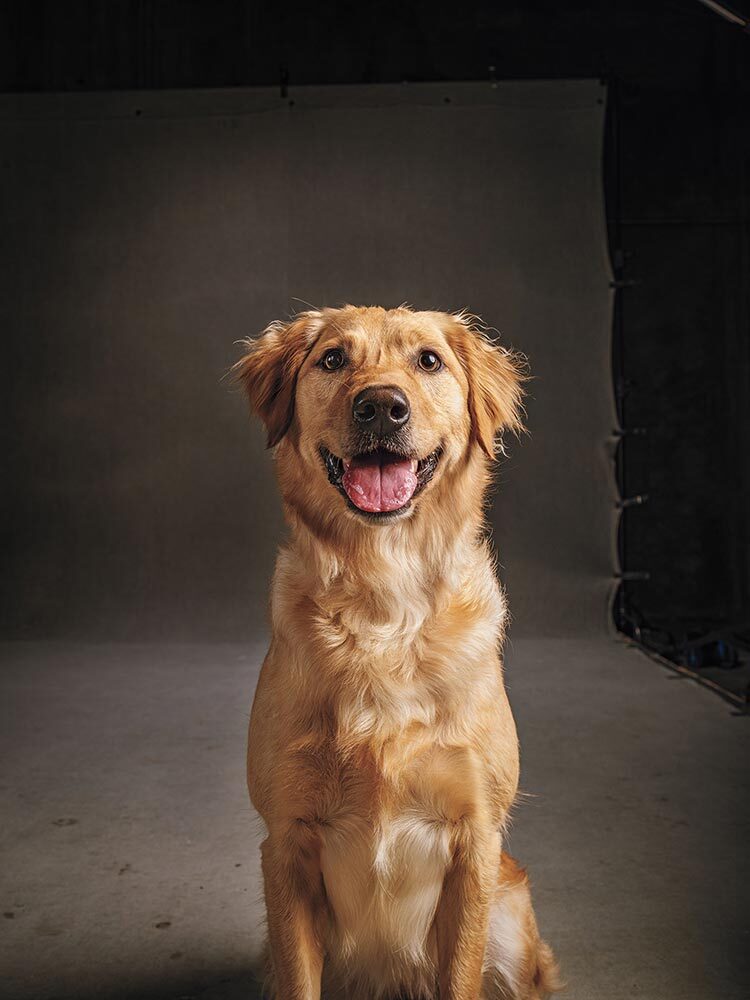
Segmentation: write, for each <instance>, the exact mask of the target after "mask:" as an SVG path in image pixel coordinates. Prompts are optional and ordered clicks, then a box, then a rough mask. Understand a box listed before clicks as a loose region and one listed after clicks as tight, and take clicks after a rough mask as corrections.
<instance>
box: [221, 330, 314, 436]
mask: <svg viewBox="0 0 750 1000" xmlns="http://www.w3.org/2000/svg"><path fill="white" fill-rule="evenodd" d="M322 320H323V317H322V315H321V314H320V313H318V312H305V313H300V315H299V316H296V317H295V318H294V319H293V320H292V321H291V323H280V322H276V323H271V325H270V326H268V327H266V329H265V330H264V331H263V333H262V334H261V335H260V337H258V338H257V340H245V341H243V345H244V347H246V348H247V352H246V354H245V355H244V356H243V357H241V358H240V360H239V361H238V362H237V364H236V365H235V366H234V368H233V369H232V375H233V378H234V380H235V381H236V382H239V383H240V385H242V387H243V388H244V390H245V392H246V393H247V396H248V399H249V401H250V408H251V409H252V411H253V413H255V414H257V415H258V416H259V417H260V419H261V420H262V421H263V423H264V424H265V425H266V430H267V432H268V447H269V448H272V447H273V446H274V445H276V444H278V443H279V441H281V439H282V438H283V437H284V435H285V434H286V432H287V431H288V430H289V426H290V424H291V422H292V419H293V417H294V394H295V389H296V387H297V375H298V373H299V370H300V368H301V367H302V365H303V363H304V361H305V358H306V357H307V355H308V354H309V353H310V351H311V350H312V348H313V345H314V344H315V341H316V340H317V337H318V334H319V333H320V329H321V326H322Z"/></svg>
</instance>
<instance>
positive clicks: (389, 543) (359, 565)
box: [279, 449, 489, 632]
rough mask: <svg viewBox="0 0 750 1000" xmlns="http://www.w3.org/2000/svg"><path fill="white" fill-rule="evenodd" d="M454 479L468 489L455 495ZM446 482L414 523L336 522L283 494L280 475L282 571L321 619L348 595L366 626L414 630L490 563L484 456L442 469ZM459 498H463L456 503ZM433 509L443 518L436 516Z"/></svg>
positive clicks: (294, 493)
mask: <svg viewBox="0 0 750 1000" xmlns="http://www.w3.org/2000/svg"><path fill="white" fill-rule="evenodd" d="M457 479H461V480H464V481H466V480H468V481H469V482H470V484H471V486H470V488H468V489H464V490H456V480H457ZM444 480H445V481H441V482H438V483H436V484H435V486H436V488H435V489H434V491H432V490H431V491H430V493H428V494H427V495H426V496H425V497H424V499H423V501H422V502H421V503H420V504H419V507H418V508H417V510H416V511H415V513H414V515H413V516H412V517H409V518H406V519H404V520H402V521H396V522H394V523H392V524H386V525H382V526H381V525H368V524H366V523H360V522H358V521H356V520H355V519H354V518H349V517H347V518H342V517H341V514H340V513H339V514H337V515H336V518H335V520H334V519H326V518H325V517H324V516H322V515H321V514H320V513H319V512H318V511H315V510H313V509H311V508H310V507H309V506H308V504H307V501H306V493H305V491H303V490H299V489H295V490H291V491H288V492H287V491H284V483H283V477H282V490H283V491H284V492H285V494H286V495H285V497H284V499H285V512H286V517H287V521H288V523H289V525H290V528H291V538H290V540H289V542H288V544H287V547H286V552H287V554H288V556H290V557H291V558H290V559H284V558H282V560H280V564H279V570H280V571H284V570H285V568H286V567H287V566H289V571H290V572H292V571H293V572H294V573H295V574H296V575H298V581H299V583H298V585H301V586H304V591H305V593H306V594H307V596H308V597H309V599H310V600H312V601H313V602H314V604H315V605H316V606H317V607H318V608H320V609H321V610H322V611H323V612H324V613H327V614H335V613H336V612H337V610H338V607H339V605H340V604H341V601H342V598H343V597H345V599H346V605H347V608H348V609H349V611H350V613H351V612H353V611H354V610H355V609H356V612H357V618H358V619H359V620H360V622H361V623H362V625H363V626H366V625H367V624H369V625H372V626H373V627H377V628H379V629H382V628H383V627H387V626H388V625H391V626H393V627H399V628H402V629H405V630H406V631H407V632H408V631H412V630H414V629H416V628H419V627H420V626H421V625H422V623H423V622H424V621H425V620H426V619H428V618H429V617H430V616H431V615H434V614H435V613H436V612H437V611H438V610H440V609H441V608H444V607H445V606H446V605H447V604H449V603H450V601H451V599H452V598H453V597H455V596H456V595H458V594H459V593H460V592H461V591H462V589H464V588H465V587H466V586H467V584H468V582H469V581H470V578H471V576H472V574H473V573H475V572H476V569H477V564H478V561H479V560H482V561H484V562H485V563H486V560H487V550H486V545H485V543H484V540H483V526H484V518H483V509H482V500H483V497H484V493H485V491H486V487H487V484H488V480H489V471H488V465H487V462H486V460H485V458H484V456H482V455H481V454H479V453H478V450H477V449H472V450H471V451H470V452H469V453H468V454H467V456H466V457H465V459H464V460H463V462H462V463H460V465H459V466H458V467H457V468H454V469H452V470H446V473H445V476H444ZM442 493H445V497H450V498H451V500H450V501H446V498H445V497H442V496H441V494H442ZM457 496H458V497H462V498H463V500H462V501H460V502H457V501H456V497H457ZM296 497H300V498H301V500H300V501H297V500H295V499H293V498H296ZM438 507H440V508H441V511H442V513H441V516H440V517H438V516H433V511H434V510H435V509H437V508H438Z"/></svg>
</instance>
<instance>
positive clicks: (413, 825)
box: [321, 810, 450, 986]
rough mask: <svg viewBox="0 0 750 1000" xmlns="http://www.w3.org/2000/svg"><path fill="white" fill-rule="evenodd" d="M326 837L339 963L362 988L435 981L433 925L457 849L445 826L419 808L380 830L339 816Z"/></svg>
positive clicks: (325, 868) (324, 856)
mask: <svg viewBox="0 0 750 1000" xmlns="http://www.w3.org/2000/svg"><path fill="white" fill-rule="evenodd" d="M322 841H323V849H322V853H321V866H322V872H323V879H324V882H325V888H326V894H327V897H328V902H329V905H330V908H331V911H332V912H331V916H332V928H331V938H332V940H331V941H330V942H329V955H330V957H331V959H332V960H333V961H334V964H335V965H337V966H339V967H340V969H341V970H345V975H346V978H354V979H359V980H361V981H362V984H363V985H364V984H365V983H369V984H374V983H378V984H380V985H381V986H382V984H384V983H392V984H394V985H396V984H403V983H404V980H405V979H407V980H411V981H413V980H414V978H415V976H416V977H425V978H429V976H430V975H431V969H432V968H433V967H434V966H433V960H434V956H433V952H434V946H433V944H432V942H431V941H430V930H431V927H432V923H433V918H434V915H435V910H436V907H437V904H438V900H439V898H440V892H441V889H442V884H443V879H444V875H445V871H446V868H447V865H448V860H449V854H450V845H449V832H448V829H447V827H446V825H445V824H444V823H442V822H440V821H438V820H437V819H435V818H431V817H430V816H428V815H427V814H426V813H424V812H419V811H416V810H415V811H409V810H407V811H404V812H401V813H400V814H398V815H396V816H393V817H390V818H382V819H381V821H380V822H379V823H378V824H377V826H376V827H375V828H374V829H373V826H372V824H371V823H369V822H367V821H365V820H364V819H362V818H361V817H357V816H347V815H340V816H338V817H336V818H335V819H333V820H332V821H331V823H330V824H328V825H327V826H326V827H325V829H324V830H323V831H322Z"/></svg>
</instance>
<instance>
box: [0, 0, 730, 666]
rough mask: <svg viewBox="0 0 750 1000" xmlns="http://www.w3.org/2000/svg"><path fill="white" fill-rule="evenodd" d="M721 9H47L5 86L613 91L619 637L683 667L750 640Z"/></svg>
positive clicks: (17, 22) (15, 48) (14, 39)
mask: <svg viewBox="0 0 750 1000" xmlns="http://www.w3.org/2000/svg"><path fill="white" fill-rule="evenodd" d="M724 6H726V7H728V8H730V9H731V10H730V13H731V11H734V12H735V13H736V14H737V19H738V20H742V18H743V17H744V16H745V15H747V16H748V17H750V3H748V2H740V0H731V3H729V4H727V5H724ZM709 8H710V5H707V4H704V3H701V2H699V0H661V2H660V0H650V2H649V0H640V2H635V0H633V2H624V0H620V2H612V0H610V2H599V3H596V2H580V0H579V2H569V3H564V4H561V3H553V2H551V0H547V2H541V0H527V2H523V3H522V2H519V0H516V2H513V3H511V2H494V3H490V2H486V0H485V2H481V3H476V2H466V3H461V4H445V3H425V2H418V3H395V2H392V0H383V2H380V3H378V4H361V5H358V6H356V7H354V6H353V5H344V4H336V3H332V2H330V0H318V2H316V3H309V4H299V3H297V4H295V3H291V4H275V5H270V4H259V3H247V2H242V0H214V2H210V3H209V2H198V0H111V2H107V3H95V2H93V3H92V2H81V0H76V2H59V0H58V2H54V0H46V2H39V0H26V2H24V3H18V2H16V3H6V4H4V5H3V10H2V13H0V23H2V31H1V32H0V88H1V89H2V90H4V91H6V92H21V91H86V90H111V89H139V88H148V89H159V88H203V87H205V88H211V87H237V86H261V85H263V86H269V85H270V86H279V87H288V88H289V89H290V91H291V90H292V89H293V88H294V87H295V86H303V85H306V84H327V83H330V84H344V83H380V82H400V81H433V80H435V81H439V80H481V79H488V78H492V77H496V78H497V79H524V78H525V79H528V78H576V77H595V78H603V79H605V80H606V81H607V82H608V84H609V108H608V112H609V113H608V129H607V140H606V150H605V157H604V175H605V186H606V190H607V218H608V224H609V233H610V245H611V255H612V262H613V267H614V271H615V276H616V285H617V289H618V290H617V295H616V307H615V318H614V335H613V379H614V385H615V393H616V398H617V403H618V408H619V413H620V423H621V428H622V437H621V438H620V443H619V445H618V447H617V448H616V454H615V462H616V467H617V475H618V478H619V484H620V491H621V494H622V497H623V505H624V509H623V516H622V521H621V528H620V554H621V564H622V572H623V583H622V590H621V595H620V600H619V601H618V602H617V606H616V616H617V622H618V625H619V626H620V628H621V629H623V630H625V631H628V632H629V633H630V634H632V635H636V636H637V637H640V638H641V639H642V640H643V641H645V642H647V644H650V645H651V646H652V647H653V648H656V649H660V650H662V651H665V652H668V653H669V654H670V655H673V656H676V657H683V658H685V657H690V656H692V657H695V656H696V655H699V654H698V653H696V651H697V650H702V649H707V648H708V645H709V644H711V643H713V646H712V648H713V649H714V650H715V649H716V648H718V647H716V642H717V641H718V642H719V643H720V644H721V643H724V644H725V646H721V648H722V649H723V648H725V647H726V648H728V649H729V650H730V652H729V653H728V654H726V655H730V656H732V655H734V654H733V653H731V649H732V647H733V645H734V646H736V648H739V649H741V648H742V647H743V645H744V644H746V643H747V642H748V640H749V638H750V570H749V568H748V566H749V563H750V558H749V553H750V502H749V498H750V337H749V336H748V319H749V316H750V303H749V301H748V290H749V280H748V276H749V274H750V245H749V235H750V234H749V232H748V179H749V178H750V172H749V168H750V112H749V111H748V107H749V98H750V35H749V34H748V33H747V31H746V30H744V29H743V27H742V26H741V25H738V24H736V23H732V21H731V20H728V19H727V18H726V17H724V16H722V15H721V12H717V11H716V10H714V9H709ZM727 644H728V646H727ZM718 655H719V656H720V657H721V656H723V655H725V654H724V653H720V654H718Z"/></svg>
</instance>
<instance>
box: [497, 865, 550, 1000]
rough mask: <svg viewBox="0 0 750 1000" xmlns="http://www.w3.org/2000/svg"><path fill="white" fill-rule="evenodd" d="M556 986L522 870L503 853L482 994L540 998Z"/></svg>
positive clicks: (509, 999) (504, 999) (503, 999)
mask: <svg viewBox="0 0 750 1000" xmlns="http://www.w3.org/2000/svg"><path fill="white" fill-rule="evenodd" d="M559 989H560V982H559V973H558V969H557V963H556V962H555V959H554V956H553V954H552V949H551V948H550V947H549V945H548V944H547V943H546V942H545V941H543V940H542V939H541V938H540V936H539V931H538V929H537V925H536V918H535V916H534V910H533V908H532V905H531V892H530V890H529V880H528V878H527V876H526V872H525V870H524V869H523V868H521V867H520V866H519V865H518V864H517V863H516V862H515V861H514V860H513V858H511V856H510V855H509V854H505V853H503V855H502V858H501V865H500V879H499V882H498V890H497V896H496V897H495V900H494V901H493V904H492V909H491V911H490V926H489V935H488V939H487V949H486V951H485V958H484V977H483V983H482V998H483V1000H543V998H544V997H547V996H549V995H550V994H551V993H554V992H556V991H557V990H559Z"/></svg>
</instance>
